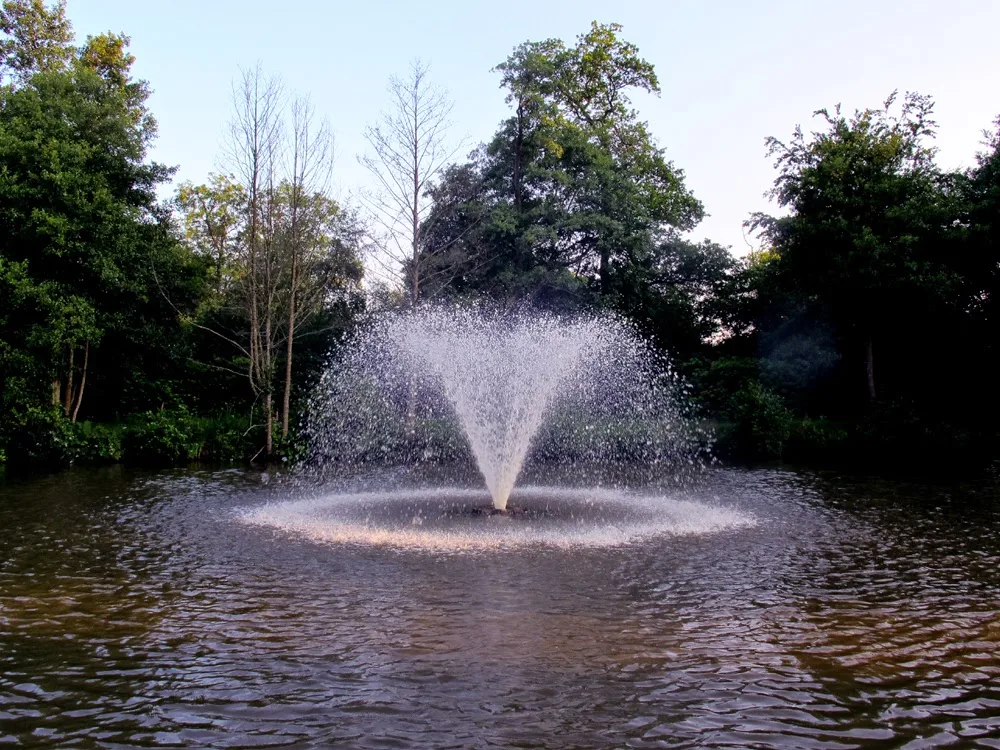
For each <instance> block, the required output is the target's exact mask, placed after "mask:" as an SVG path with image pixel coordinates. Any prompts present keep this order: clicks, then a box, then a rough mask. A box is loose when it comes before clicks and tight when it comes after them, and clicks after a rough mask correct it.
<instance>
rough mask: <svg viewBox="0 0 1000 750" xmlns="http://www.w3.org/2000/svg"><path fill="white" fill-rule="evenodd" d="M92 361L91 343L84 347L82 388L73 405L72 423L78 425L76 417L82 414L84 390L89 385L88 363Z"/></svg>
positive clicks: (77, 393)
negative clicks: (81, 406) (81, 405)
mask: <svg viewBox="0 0 1000 750" xmlns="http://www.w3.org/2000/svg"><path fill="white" fill-rule="evenodd" d="M89 359H90V342H89V341H88V342H87V343H86V344H84V345H83V372H82V373H81V375H80V388H79V390H77V392H76V403H75V404H73V417H72V419H71V421H72V422H73V423H74V424H75V423H76V415H77V414H79V413H80V404H81V403H83V389H84V387H86V385H87V361H88V360H89Z"/></svg>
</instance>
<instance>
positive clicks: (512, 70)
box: [490, 22, 703, 297]
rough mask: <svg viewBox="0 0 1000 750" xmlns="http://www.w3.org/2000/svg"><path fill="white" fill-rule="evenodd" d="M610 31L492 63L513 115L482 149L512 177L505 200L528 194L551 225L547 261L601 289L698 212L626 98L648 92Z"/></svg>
mask: <svg viewBox="0 0 1000 750" xmlns="http://www.w3.org/2000/svg"><path fill="white" fill-rule="evenodd" d="M620 32H621V26H620V25H618V24H609V25H602V24H598V23H596V22H595V23H594V24H592V26H591V29H590V31H589V32H587V33H586V34H582V35H581V36H580V37H579V38H578V39H577V44H576V45H575V46H573V47H566V46H565V45H564V44H563V43H562V42H561V41H560V40H556V39H550V40H546V41H544V42H527V43H525V44H522V45H520V46H519V47H518V48H517V49H515V51H514V53H513V54H512V55H511V56H510V57H509V58H508V59H507V60H506V61H505V62H503V63H501V64H500V65H499V66H497V70H499V71H500V72H501V73H502V74H503V78H502V82H501V85H502V86H503V87H504V88H506V89H507V90H508V97H507V98H508V101H509V102H510V103H511V104H512V106H514V108H515V114H514V117H513V118H511V120H509V121H508V122H507V123H506V124H505V126H504V127H502V128H501V131H500V132H499V133H498V134H497V138H496V139H495V140H494V143H493V145H492V146H491V148H490V152H491V154H492V155H493V158H494V164H493V165H492V168H493V169H494V170H498V171H499V172H501V173H503V172H509V173H510V174H512V175H514V184H513V185H512V193H513V197H514V201H513V202H514V205H515V207H517V208H518V210H519V212H522V211H523V210H524V208H525V204H526V196H528V195H530V196H533V199H532V200H531V201H530V202H531V203H533V204H534V205H532V206H528V211H529V213H531V212H533V211H538V210H539V209H541V210H542V211H543V212H544V214H543V215H544V216H545V219H543V222H544V223H546V224H548V225H549V226H550V227H552V229H553V230H554V232H553V233H552V234H550V240H549V244H550V246H549V247H548V248H547V249H544V250H542V252H543V253H544V255H546V256H547V261H548V262H550V263H551V262H556V263H560V264H562V265H563V266H565V267H571V268H575V269H577V270H578V272H580V273H583V274H585V275H591V276H593V277H594V278H596V280H597V282H598V284H599V288H600V292H601V295H602V296H605V297H609V296H612V295H614V294H615V293H616V292H617V291H619V290H617V289H616V283H617V281H620V278H617V279H616V275H618V274H619V271H620V270H622V269H625V268H627V267H629V266H631V265H633V264H636V263H643V262H647V257H648V255H649V254H650V252H652V251H653V249H654V248H655V242H654V241H653V240H654V239H655V236H656V235H657V234H658V233H661V232H663V231H665V230H666V229H668V228H674V229H680V230H686V229H691V228H692V227H693V226H694V225H695V224H696V223H697V221H698V220H700V218H701V216H702V215H703V209H702V207H701V204H700V203H699V202H698V201H697V200H696V199H695V198H694V197H693V196H692V195H691V194H690V192H689V191H688V190H687V188H686V187H685V186H684V182H683V172H681V171H680V170H678V169H676V168H675V167H674V166H673V165H672V164H671V163H670V162H668V161H667V160H666V159H665V157H664V152H663V150H662V149H661V148H659V147H658V146H657V145H656V144H655V142H654V141H653V139H652V136H651V135H650V133H649V129H648V127H647V125H646V123H644V122H643V121H642V120H641V119H640V118H639V114H638V111H637V110H636V109H635V108H634V107H633V106H632V104H631V100H630V98H629V94H630V91H633V90H639V91H644V92H647V93H655V94H658V93H659V91H660V88H659V82H658V81H657V78H656V74H655V72H654V70H653V66H652V65H651V64H650V63H649V62H647V61H646V60H644V59H642V58H641V57H640V56H639V52H638V48H637V47H636V46H635V45H633V44H631V43H629V42H626V41H624V40H623V39H621V38H620ZM538 218H541V217H538ZM532 223H537V220H536V221H533V222H532Z"/></svg>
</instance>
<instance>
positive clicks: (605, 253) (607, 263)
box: [600, 247, 611, 297]
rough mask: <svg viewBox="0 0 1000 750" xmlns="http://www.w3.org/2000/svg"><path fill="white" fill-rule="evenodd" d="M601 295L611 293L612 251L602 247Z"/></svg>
mask: <svg viewBox="0 0 1000 750" xmlns="http://www.w3.org/2000/svg"><path fill="white" fill-rule="evenodd" d="M600 275H601V296H602V297H603V296H605V295H608V294H611V252H610V251H609V250H608V249H607V248H606V247H602V248H601V269H600Z"/></svg>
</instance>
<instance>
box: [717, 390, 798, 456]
mask: <svg viewBox="0 0 1000 750" xmlns="http://www.w3.org/2000/svg"><path fill="white" fill-rule="evenodd" d="M730 408H731V411H732V414H733V416H734V417H735V421H736V429H735V434H734V436H733V437H734V441H735V447H736V450H737V451H738V452H739V453H740V454H741V455H743V456H745V457H747V458H764V459H766V458H780V457H781V455H782V452H783V451H784V448H785V443H786V442H787V441H788V438H789V436H790V435H791V432H792V423H793V421H794V418H793V416H792V413H791V412H790V411H789V410H788V407H786V406H785V403H784V401H782V399H781V396H779V395H778V394H776V393H774V392H773V391H770V390H768V389H767V388H764V387H763V386H762V385H761V384H760V383H758V382H756V381H752V382H750V383H747V384H746V385H745V386H743V388H742V389H740V390H739V391H738V392H737V393H735V394H734V395H733V397H732V400H731V406H730Z"/></svg>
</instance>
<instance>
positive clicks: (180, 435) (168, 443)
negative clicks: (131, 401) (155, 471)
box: [123, 409, 204, 463]
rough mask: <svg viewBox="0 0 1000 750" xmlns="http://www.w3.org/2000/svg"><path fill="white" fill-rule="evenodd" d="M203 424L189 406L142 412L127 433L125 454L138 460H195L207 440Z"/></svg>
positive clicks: (138, 461) (126, 456) (128, 457)
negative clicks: (187, 408) (189, 410)
mask: <svg viewBox="0 0 1000 750" xmlns="http://www.w3.org/2000/svg"><path fill="white" fill-rule="evenodd" d="M200 428H201V425H200V424H199V422H198V420H197V419H196V418H195V417H193V416H192V415H191V414H189V413H188V411H187V410H186V409H171V410H164V411H159V412H147V413H145V414H139V415H137V416H136V418H135V420H134V422H133V423H132V424H130V425H129V429H128V431H127V432H126V434H125V439H124V445H123V452H124V455H125V458H127V459H128V460H129V461H132V462H135V463H148V462H155V463H181V462H184V461H193V460H194V459H196V458H198V457H199V456H200V455H201V448H202V445H203V444H204V435H203V434H202V431H201V429H200Z"/></svg>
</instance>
